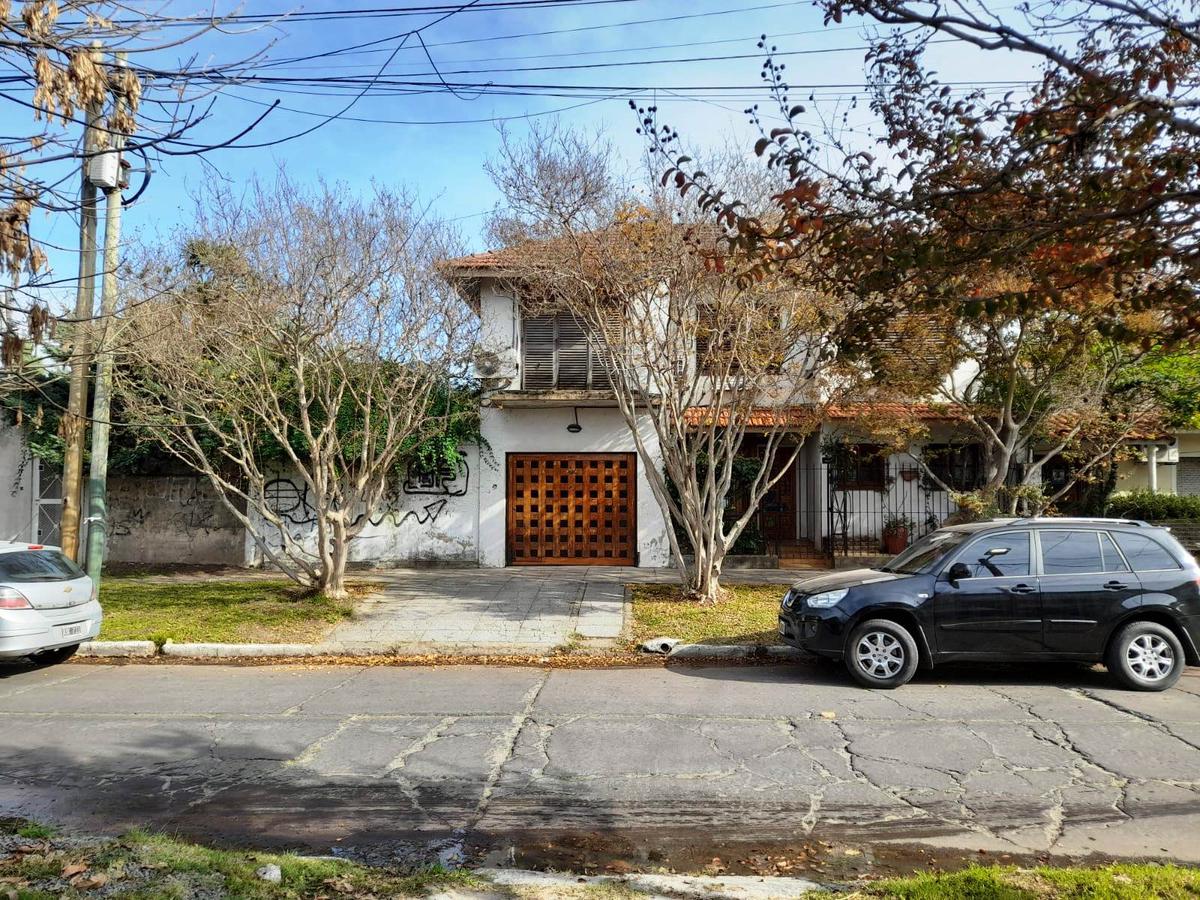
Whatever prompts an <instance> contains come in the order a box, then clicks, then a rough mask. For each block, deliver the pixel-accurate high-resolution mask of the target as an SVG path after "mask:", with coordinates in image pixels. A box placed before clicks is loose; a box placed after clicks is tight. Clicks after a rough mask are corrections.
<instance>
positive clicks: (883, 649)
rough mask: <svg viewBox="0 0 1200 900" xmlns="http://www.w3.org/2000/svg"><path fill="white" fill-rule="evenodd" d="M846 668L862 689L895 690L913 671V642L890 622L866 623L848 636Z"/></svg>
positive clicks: (914, 654) (914, 667)
mask: <svg viewBox="0 0 1200 900" xmlns="http://www.w3.org/2000/svg"><path fill="white" fill-rule="evenodd" d="M845 658H846V668H848V669H849V670H850V674H851V675H853V676H854V680H855V681H857V682H858V683H859V684H861V685H863V686H865V687H871V688H884V689H890V688H897V687H900V685H902V684H906V683H907V682H908V681H910V680H911V679H912V677H913V675H914V674H916V671H917V663H918V658H917V642H916V641H915V640H913V636H912V635H911V634H909V632H908V629H907V628H905V627H904V626H903V625H899V624H897V623H896V622H893V621H891V620H890V619H868V620H867V621H865V622H862V623H860V624H859V625H858V626H857V627H856V628H855V629H854V630H853V631H851V632H850V638H849V640H847V641H846V649H845Z"/></svg>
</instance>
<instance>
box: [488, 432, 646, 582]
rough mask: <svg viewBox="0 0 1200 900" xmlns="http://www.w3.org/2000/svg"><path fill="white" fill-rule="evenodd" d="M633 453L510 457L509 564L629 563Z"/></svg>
mask: <svg viewBox="0 0 1200 900" xmlns="http://www.w3.org/2000/svg"><path fill="white" fill-rule="evenodd" d="M636 473H637V467H636V457H635V456H634V454H632V453H574V454H533V453H511V454H509V456H508V559H509V562H510V563H513V564H516V565H597V564H600V565H632V564H633V563H634V561H635V540H636V535H637V528H636V518H635V510H636Z"/></svg>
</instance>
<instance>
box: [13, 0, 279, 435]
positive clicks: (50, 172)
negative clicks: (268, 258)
mask: <svg viewBox="0 0 1200 900" xmlns="http://www.w3.org/2000/svg"><path fill="white" fill-rule="evenodd" d="M224 24H225V21H224V19H223V18H222V17H220V16H217V15H215V14H214V15H212V16H210V17H203V16H200V17H196V16H182V17H178V18H176V17H172V16H170V15H167V14H165V13H164V11H163V9H161V8H160V7H159V6H158V5H156V4H146V3H140V2H136V0H129V2H125V0H23V2H19V3H14V2H9V0H3V2H0V77H3V79H4V81H5V83H6V88H5V92H4V99H5V101H6V103H7V104H8V106H9V108H10V111H11V112H13V113H14V119H13V121H15V122H19V121H20V117H21V116H22V115H23V116H24V117H26V118H27V119H28V125H27V126H25V127H22V126H20V125H17V126H16V127H15V128H12V129H10V130H9V133H7V134H5V135H4V137H3V138H0V268H2V269H3V270H4V272H5V274H6V275H7V276H8V287H7V289H6V290H5V292H4V293H3V295H0V332H2V338H3V352H2V354H0V391H3V390H6V389H13V388H19V387H21V386H25V385H27V384H28V383H29V382H28V380H27V375H33V376H36V375H37V374H39V373H40V372H42V371H43V369H44V366H42V365H34V366H29V367H28V371H27V364H28V363H30V362H31V359H30V357H31V353H32V348H36V347H37V345H38V344H40V343H42V342H43V341H45V340H46V339H47V338H49V337H51V336H52V334H53V331H54V328H55V325H56V324H58V323H63V324H66V325H67V326H68V331H69V332H70V333H69V334H68V335H67V341H66V343H67V344H68V345H70V349H71V352H72V354H73V356H74V357H75V358H76V361H78V359H79V358H80V357H86V356H87V355H88V343H89V342H88V339H87V334H86V332H87V329H88V322H89V321H90V320H91V319H92V314H91V312H90V311H88V312H87V313H86V314H83V313H81V312H80V311H79V310H78V309H77V310H76V312H75V313H74V314H69V313H67V314H64V312H63V310H61V309H58V308H55V307H56V304H54V303H52V302H51V300H52V299H54V298H55V296H56V295H57V294H61V293H62V292H63V291H64V290H65V289H67V288H69V287H71V286H73V285H74V284H75V279H74V277H73V276H74V273H73V272H72V273H65V274H64V273H51V272H50V271H49V268H48V260H47V255H46V253H45V251H44V249H43V247H42V246H41V244H40V242H39V240H38V239H37V237H36V235H35V225H36V222H37V219H36V218H35V217H34V213H35V212H38V211H42V212H44V213H45V214H47V215H48V216H50V217H53V218H57V217H60V216H62V215H64V214H66V215H75V216H78V215H79V214H80V213H81V211H82V210H84V209H90V210H93V211H94V209H95V206H96V199H95V197H94V196H92V198H91V199H90V200H89V199H87V198H86V197H85V198H83V199H81V198H80V196H79V192H78V185H79V176H78V174H77V173H78V170H79V167H80V165H81V163H82V164H84V165H90V164H92V163H93V161H96V162H97V163H98V162H100V161H101V160H102V159H106V158H112V160H113V161H114V162H115V158H116V154H113V153H112V151H113V149H114V147H116V146H121V147H123V150H124V153H125V156H126V157H127V158H128V159H130V160H132V163H131V167H132V168H133V169H135V170H139V171H138V174H137V175H135V176H134V177H133V179H131V180H132V181H133V185H132V187H131V190H130V194H129V196H128V197H127V198H126V199H127V201H132V200H135V199H136V196H138V195H140V194H141V192H142V190H143V189H144V188H145V186H146V184H147V183H148V181H149V178H150V173H151V171H152V170H153V169H155V168H158V167H159V162H160V160H162V159H163V158H171V157H181V156H195V155H200V154H204V153H207V152H209V151H211V150H212V149H214V148H216V147H219V146H225V145H227V144H229V143H230V142H232V141H233V140H234V139H236V138H238V137H240V136H242V135H244V134H245V133H246V132H248V131H250V130H251V129H252V128H253V127H254V126H255V125H256V124H258V122H260V121H261V120H262V119H263V117H264V116H265V113H264V114H259V115H255V116H250V117H247V118H246V119H245V120H244V121H242V122H239V123H238V124H237V125H233V126H228V127H223V128H222V130H221V133H220V134H219V136H206V137H200V136H199V135H198V134H197V129H199V128H200V126H202V125H203V124H204V123H206V122H208V121H209V120H210V119H212V118H213V115H214V104H215V97H216V94H217V93H218V92H219V90H220V89H221V88H222V87H223V86H225V85H228V84H231V83H235V82H236V81H237V79H238V78H239V77H240V76H242V75H244V74H245V73H246V72H247V71H248V70H249V69H250V67H251V66H253V64H254V63H255V62H256V61H257V60H258V59H259V58H260V56H261V54H262V53H263V52H264V51H265V49H266V47H267V46H269V43H268V42H267V41H259V40H258V39H257V37H252V38H250V40H252V41H254V43H255V46H254V47H253V48H251V49H250V50H249V52H248V53H246V54H245V55H244V56H241V57H232V58H225V57H223V55H220V54H213V55H212V56H209V57H208V58H207V59H206V60H205V61H204V62H203V63H202V64H199V65H197V64H196V60H195V59H194V58H193V59H180V58H179V54H181V53H182V54H186V53H187V52H189V45H191V44H193V43H194V42H195V41H197V40H198V39H199V38H202V37H204V36H205V35H210V34H212V33H214V32H217V31H218V30H219V29H221V28H222V26H223V25H224ZM264 24H267V23H260V24H259V25H257V26H254V27H250V28H243V29H241V33H242V34H246V33H247V32H253V31H256V30H258V28H260V27H263V25H264ZM226 44H227V46H229V47H236V48H241V47H244V46H245V45H244V44H243V43H239V42H238V41H237V40H236V39H234V38H232V37H230V38H228V39H227V40H226ZM222 49H224V48H222ZM109 51H119V52H120V54H121V57H122V59H121V62H120V64H114V61H113V60H112V59H110V58H109V56H108V53H109ZM235 52H236V51H235ZM87 249H88V248H81V251H83V252H87ZM90 250H91V253H92V254H93V256H94V254H95V247H91V248H90ZM87 277H88V276H85V279H86V278H87ZM89 293H90V291H89ZM33 361H34V362H38V363H44V362H45V361H44V360H33ZM51 368H56V367H55V366H52V367H51ZM73 427H81V426H80V425H79V424H78V423H75V424H74V426H73Z"/></svg>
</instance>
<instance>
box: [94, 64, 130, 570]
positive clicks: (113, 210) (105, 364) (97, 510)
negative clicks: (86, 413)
mask: <svg viewBox="0 0 1200 900" xmlns="http://www.w3.org/2000/svg"><path fill="white" fill-rule="evenodd" d="M125 64H126V63H125V53H124V52H121V53H118V54H117V66H118V68H124V66H125ZM124 105H125V98H124V96H123V95H122V94H120V93H118V94H117V95H116V98H115V100H114V103H113V109H114V111H115V112H116V113H117V114H118V115H119V113H120V112H121V111H122V109H123V107H124ZM110 121H111V120H110ZM110 138H111V140H112V150H111V152H112V153H113V155H114V157H115V161H116V164H115V166H113V167H112V168H114V169H115V172H116V175H115V179H114V181H113V183H112V184H111V185H109V184H107V183H106V184H105V188H104V277H103V282H102V284H101V288H100V330H99V335H100V337H99V340H98V341H97V345H96V390H95V397H94V398H93V400H92V455H91V469H90V470H89V472H88V530H87V557H86V558H87V573H88V575H90V576H91V579H92V582H93V584H96V585H99V584H100V570H101V568H103V566H104V545H105V543H106V542H107V535H108V436H109V432H110V431H111V427H112V423H111V421H110V419H111V416H112V382H113V322H114V318H115V316H116V314H117V287H118V286H117V268H118V266H119V265H120V262H121V203H122V200H121V187H122V184H121V182H122V180H123V178H122V175H121V148H122V146H123V144H124V141H123V140H122V138H121V136H120V135H118V134H117V133H116V132H115V131H111V132H110Z"/></svg>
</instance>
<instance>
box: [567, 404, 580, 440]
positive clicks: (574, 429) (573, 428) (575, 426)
mask: <svg viewBox="0 0 1200 900" xmlns="http://www.w3.org/2000/svg"><path fill="white" fill-rule="evenodd" d="M572 409H574V411H575V421H574V422H572V423H571V424H570V425H568V426H567V431H569V432H570V433H571V434H579V432H581V431H583V426H582V425H580V424H579V407H578V406H575V407H572Z"/></svg>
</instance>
